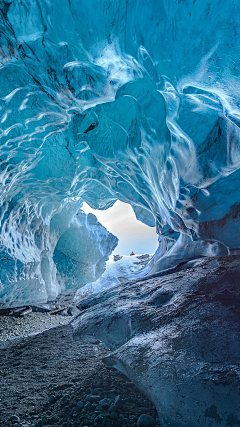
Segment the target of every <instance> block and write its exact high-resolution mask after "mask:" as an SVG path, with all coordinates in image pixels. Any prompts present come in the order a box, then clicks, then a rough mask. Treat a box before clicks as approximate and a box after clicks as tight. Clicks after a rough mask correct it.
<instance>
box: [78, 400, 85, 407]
mask: <svg viewBox="0 0 240 427" xmlns="http://www.w3.org/2000/svg"><path fill="white" fill-rule="evenodd" d="M83 407H84V403H83V402H82V401H80V402H78V403H77V408H78V409H82V408H83Z"/></svg>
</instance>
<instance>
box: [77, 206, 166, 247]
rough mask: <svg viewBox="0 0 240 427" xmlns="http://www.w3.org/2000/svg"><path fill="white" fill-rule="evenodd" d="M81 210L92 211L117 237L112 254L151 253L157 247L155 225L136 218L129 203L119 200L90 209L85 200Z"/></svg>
mask: <svg viewBox="0 0 240 427" xmlns="http://www.w3.org/2000/svg"><path fill="white" fill-rule="evenodd" d="M82 210H83V211H84V212H85V213H93V214H94V215H96V217H97V219H98V221H99V222H100V223H101V224H102V225H104V227H106V229H107V230H108V231H110V232H111V233H113V234H114V235H115V236H117V237H118V239H119V242H118V245H117V247H116V248H115V250H114V251H113V255H117V254H119V255H130V253H131V252H132V251H133V252H134V254H145V253H148V254H153V253H155V252H156V249H157V247H158V236H157V233H156V228H155V227H149V226H147V225H145V224H143V223H142V222H141V221H138V220H137V219H136V216H135V214H134V212H133V209H132V207H131V205H129V204H128V203H123V202H120V201H119V200H118V201H117V202H116V203H115V204H114V205H113V206H112V207H111V208H109V209H107V210H105V211H102V210H96V209H92V208H91V207H90V206H89V205H88V204H87V203H86V202H84V203H83V206H82Z"/></svg>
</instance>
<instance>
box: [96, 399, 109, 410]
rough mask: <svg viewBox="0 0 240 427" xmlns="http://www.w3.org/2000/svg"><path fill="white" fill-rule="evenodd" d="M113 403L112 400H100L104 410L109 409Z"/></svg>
mask: <svg viewBox="0 0 240 427" xmlns="http://www.w3.org/2000/svg"><path fill="white" fill-rule="evenodd" d="M111 403H112V402H111V400H110V399H107V398H106V397H105V398H104V399H102V400H100V402H99V405H100V406H102V407H103V409H108V408H109V406H110V405H111Z"/></svg>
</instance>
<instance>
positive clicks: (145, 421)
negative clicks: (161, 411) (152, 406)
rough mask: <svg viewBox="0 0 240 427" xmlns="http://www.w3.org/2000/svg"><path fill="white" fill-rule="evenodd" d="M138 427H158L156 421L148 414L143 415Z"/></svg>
mask: <svg viewBox="0 0 240 427" xmlns="http://www.w3.org/2000/svg"><path fill="white" fill-rule="evenodd" d="M137 425H138V427H154V426H155V425H156V422H155V420H154V419H153V418H152V417H151V416H150V415H147V414H142V415H140V417H139V418H138V421H137Z"/></svg>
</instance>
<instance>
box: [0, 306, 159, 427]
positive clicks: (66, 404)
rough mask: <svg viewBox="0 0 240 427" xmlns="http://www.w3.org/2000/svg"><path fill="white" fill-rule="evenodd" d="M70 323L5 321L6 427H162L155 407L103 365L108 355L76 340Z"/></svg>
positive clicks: (0, 327)
mask: <svg viewBox="0 0 240 427" xmlns="http://www.w3.org/2000/svg"><path fill="white" fill-rule="evenodd" d="M70 319H71V317H63V316H60V315H57V316H50V315H49V314H42V313H33V314H31V315H29V316H28V317H26V318H23V319H15V318H9V317H8V318H7V317H1V318H0V331H1V334H0V336H1V338H0V339H1V343H0V344H1V346H0V427H8V426H15V427H17V426H21V427H23V426H24V427H25V426H26V427H29V426H35V427H40V426H59V427H60V426H61V427H65V426H66V427H68V426H69V427H70V426H72V427H84V426H88V427H90V426H102V427H103V426H104V427H105V426H115V427H118V426H119V427H120V426H137V425H139V426H151V425H156V426H158V424H157V422H158V419H157V413H156V410H155V408H154V406H153V404H152V403H151V402H150V401H149V400H148V399H147V398H146V397H145V396H144V395H143V394H142V393H141V392H140V391H139V390H138V389H137V388H136V387H135V386H134V384H133V383H132V382H130V381H129V379H128V378H126V377H125V376H124V375H122V374H120V373H119V372H118V371H116V370H115V369H114V368H107V367H106V366H105V365H104V364H103V362H102V358H103V357H104V356H106V355H107V354H108V350H107V349H105V348H104V347H102V346H101V345H100V344H99V345H97V344H84V343H83V342H79V341H74V340H73V337H72V328H71V326H70V325H68V322H69V320H70ZM53 326H55V327H53ZM49 327H50V328H51V329H48V328H49ZM44 329H45V331H44V332H42V333H40V334H39V333H37V332H39V331H43V330H44ZM46 329H48V330H46ZM33 334H35V335H33ZM29 335H30V336H29ZM19 337H21V338H19ZM139 417H140V418H139Z"/></svg>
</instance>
